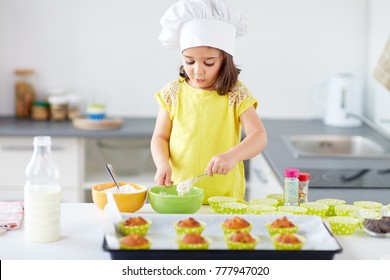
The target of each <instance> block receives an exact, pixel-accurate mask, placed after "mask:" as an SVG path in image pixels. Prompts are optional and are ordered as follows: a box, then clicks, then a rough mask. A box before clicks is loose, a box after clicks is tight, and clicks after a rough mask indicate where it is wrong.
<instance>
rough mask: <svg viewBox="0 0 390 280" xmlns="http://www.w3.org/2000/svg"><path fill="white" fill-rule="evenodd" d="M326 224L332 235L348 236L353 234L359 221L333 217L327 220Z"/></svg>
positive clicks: (350, 218) (344, 217)
mask: <svg viewBox="0 0 390 280" xmlns="http://www.w3.org/2000/svg"><path fill="white" fill-rule="evenodd" d="M328 223H329V225H330V228H331V230H332V232H333V233H334V234H338V235H349V234H353V233H354V232H355V230H356V228H357V226H358V224H359V220H358V219H356V218H352V217H346V216H334V217H329V218H328Z"/></svg>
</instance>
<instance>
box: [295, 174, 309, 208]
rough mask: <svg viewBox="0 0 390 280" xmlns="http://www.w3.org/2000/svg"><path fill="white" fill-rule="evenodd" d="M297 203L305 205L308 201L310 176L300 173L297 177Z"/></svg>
mask: <svg viewBox="0 0 390 280" xmlns="http://www.w3.org/2000/svg"><path fill="white" fill-rule="evenodd" d="M298 180H299V187H298V203H299V204H301V203H306V202H308V201H309V182H310V174H309V173H306V172H300V173H299V176H298Z"/></svg>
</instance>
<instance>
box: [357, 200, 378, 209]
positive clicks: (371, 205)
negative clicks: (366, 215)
mask: <svg viewBox="0 0 390 280" xmlns="http://www.w3.org/2000/svg"><path fill="white" fill-rule="evenodd" d="M353 205H355V206H357V207H361V208H363V209H373V210H379V209H381V208H382V206H383V204H382V203H379V202H375V201H364V200H361V201H355V202H354V203H353Z"/></svg>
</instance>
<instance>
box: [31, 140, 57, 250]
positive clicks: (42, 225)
mask: <svg viewBox="0 0 390 280" xmlns="http://www.w3.org/2000/svg"><path fill="white" fill-rule="evenodd" d="M33 145H34V152H33V155H32V157H31V159H30V161H29V163H28V164H27V167H26V170H25V175H26V184H25V186H24V211H25V217H24V229H25V234H26V239H27V240H29V241H32V242H41V243H44V242H51V241H55V240H58V239H60V237H61V187H60V184H59V170H58V167H57V165H56V163H55V162H54V161H53V159H52V153H51V137H50V136H36V137H34V142H33Z"/></svg>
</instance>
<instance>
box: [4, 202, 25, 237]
mask: <svg viewBox="0 0 390 280" xmlns="http://www.w3.org/2000/svg"><path fill="white" fill-rule="evenodd" d="M23 214H24V209H23V201H12V202H0V233H2V232H5V231H8V230H15V229H17V228H19V227H20V225H21V224H22V221H23Z"/></svg>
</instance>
